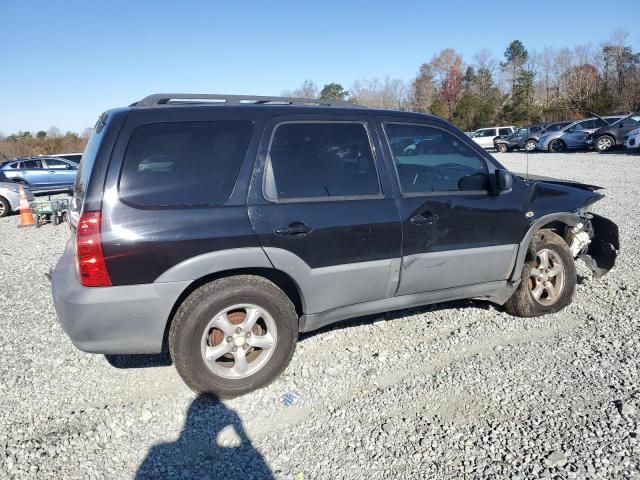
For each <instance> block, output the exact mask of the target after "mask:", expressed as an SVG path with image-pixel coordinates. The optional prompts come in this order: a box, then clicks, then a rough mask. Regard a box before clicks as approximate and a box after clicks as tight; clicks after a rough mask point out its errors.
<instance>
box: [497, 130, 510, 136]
mask: <svg viewBox="0 0 640 480" xmlns="http://www.w3.org/2000/svg"><path fill="white" fill-rule="evenodd" d="M510 133H511V129H510V128H501V129H500V130H499V132H498V134H499V135H509V134H510Z"/></svg>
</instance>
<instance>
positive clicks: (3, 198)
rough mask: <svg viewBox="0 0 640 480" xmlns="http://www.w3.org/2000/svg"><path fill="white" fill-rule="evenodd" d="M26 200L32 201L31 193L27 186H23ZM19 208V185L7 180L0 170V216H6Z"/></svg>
mask: <svg viewBox="0 0 640 480" xmlns="http://www.w3.org/2000/svg"><path fill="white" fill-rule="evenodd" d="M24 193H25V195H26V197H27V201H29V202H31V201H33V194H32V193H31V190H29V187H24ZM19 208H20V185H18V184H17V183H14V182H11V181H9V179H7V178H6V177H5V176H4V175H2V173H1V172H0V218H2V217H6V216H7V215H9V214H11V212H16V211H18V209H19Z"/></svg>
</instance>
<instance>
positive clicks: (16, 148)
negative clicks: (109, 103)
mask: <svg viewBox="0 0 640 480" xmlns="http://www.w3.org/2000/svg"><path fill="white" fill-rule="evenodd" d="M91 131H92V130H91V129H90V128H87V129H85V130H84V132H82V134H80V135H79V134H77V133H75V132H66V133H64V134H63V133H62V132H60V130H59V129H58V128H57V127H50V128H49V130H47V131H44V130H40V131H38V132H36V133H32V132H25V131H20V132H18V133H14V134H11V135H8V136H4V135H3V134H2V133H0V161H3V160H8V159H11V158H16V157H28V156H32V155H49V154H54V153H77V152H82V151H83V150H84V147H85V145H86V144H87V141H88V140H89V137H90V136H91Z"/></svg>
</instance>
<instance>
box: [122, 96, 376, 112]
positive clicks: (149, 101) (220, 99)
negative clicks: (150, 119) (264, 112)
mask: <svg viewBox="0 0 640 480" xmlns="http://www.w3.org/2000/svg"><path fill="white" fill-rule="evenodd" d="M194 103H208V104H214V105H215V104H227V105H229V104H232V105H308V106H323V107H347V108H354V107H356V108H365V107H363V106H362V105H356V104H355V103H350V102H334V101H331V100H322V99H319V98H292V97H265V96H255V95H221V94H208V93H156V94H154V95H149V96H148V97H145V98H143V99H142V100H140V101H139V102H135V103H132V104H131V106H132V107H159V106H162V105H185V104H194Z"/></svg>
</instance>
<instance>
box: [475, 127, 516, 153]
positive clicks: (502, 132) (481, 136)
mask: <svg viewBox="0 0 640 480" xmlns="http://www.w3.org/2000/svg"><path fill="white" fill-rule="evenodd" d="M515 131H516V127H514V126H513V125H512V126H510V127H490V128H480V129H478V130H476V131H475V132H473V133H472V134H471V138H472V139H473V141H474V142H476V143H477V144H478V145H480V146H481V147H482V148H494V145H493V139H494V138H496V137H504V136H507V135H511V134H512V133H513V132H515Z"/></svg>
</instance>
